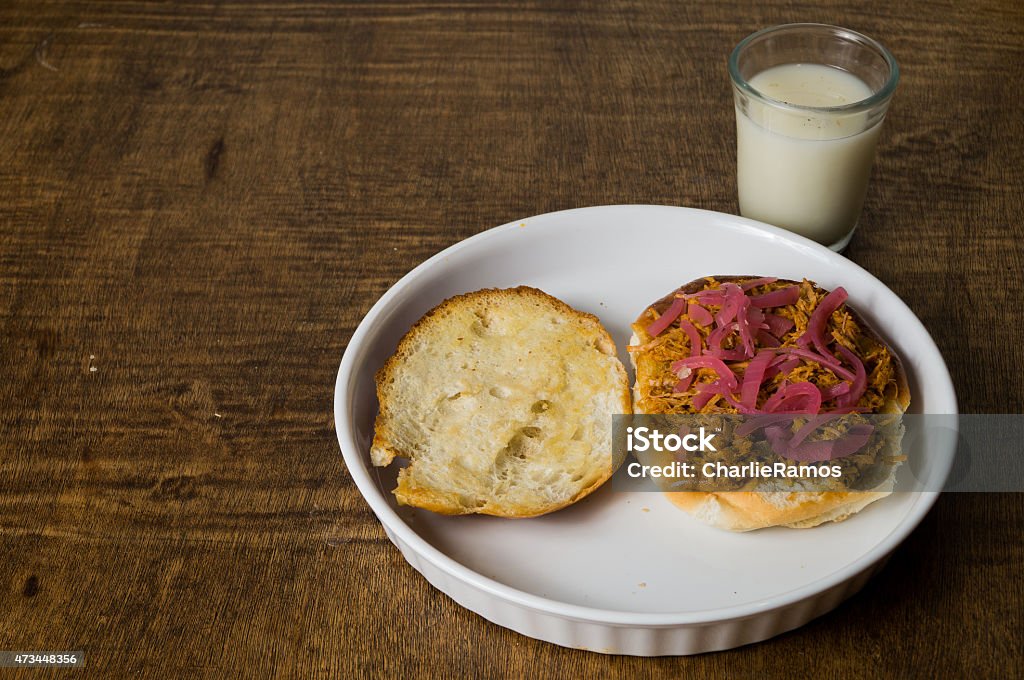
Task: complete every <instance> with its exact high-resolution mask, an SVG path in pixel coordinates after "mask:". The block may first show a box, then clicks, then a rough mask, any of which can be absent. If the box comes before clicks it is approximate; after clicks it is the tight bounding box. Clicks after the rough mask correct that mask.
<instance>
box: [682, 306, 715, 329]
mask: <svg viewBox="0 0 1024 680" xmlns="http://www.w3.org/2000/svg"><path fill="white" fill-rule="evenodd" d="M686 316H688V317H690V318H691V319H693V320H694V321H695V322H696V323H699V324H700V325H701V326H710V325H711V324H713V323H714V322H715V317H713V316H711V312H709V311H708V310H706V309H704V308H703V307H701V306H700V305H698V304H696V303H693V302H691V303H690V306H689V307H687V308H686Z"/></svg>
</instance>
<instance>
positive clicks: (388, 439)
mask: <svg viewBox="0 0 1024 680" xmlns="http://www.w3.org/2000/svg"><path fill="white" fill-rule="evenodd" d="M513 298H514V299H515V300H516V301H517V302H518V303H522V302H523V300H526V301H528V302H529V303H531V304H533V305H536V306H537V308H538V312H550V313H554V314H557V315H558V316H560V317H562V318H565V319H566V320H567V322H568V323H572V324H575V325H576V326H577V327H578V329H579V333H580V334H585V335H586V336H588V337H596V340H595V341H594V347H596V349H597V350H599V351H600V352H601V353H603V354H605V355H608V356H610V357H616V354H617V353H616V348H615V343H614V341H613V340H612V338H611V335H610V334H609V333H608V331H607V330H606V329H605V328H604V326H603V325H602V324H601V322H600V320H599V319H598V318H597V317H596V316H594V315H593V314H588V313H586V312H581V311H579V310H577V309H574V308H572V307H570V306H569V305H568V304H566V303H565V302H563V301H561V300H559V299H557V298H555V297H553V296H551V295H548V294H547V293H545V292H543V291H541V290H538V289H536V288H532V287H529V286H519V287H516V288H510V289H494V288H489V289H483V290H478V291H473V292H470V293H465V294H462V295H456V296H454V297H451V298H448V299H446V300H445V301H443V302H442V303H440V304H439V305H437V306H436V307H434V308H433V309H431V310H430V311H428V312H427V313H426V314H424V316H423V317H422V318H420V319H419V320H418V321H417V322H416V323H415V324H413V326H412V327H411V328H410V329H409V331H408V332H407V333H406V334H405V336H404V337H403V338H402V339H401V341H400V342H399V344H398V348H397V349H396V351H395V353H394V354H393V355H392V356H391V357H390V358H388V360H387V361H386V362H385V363H384V365H383V366H382V367H381V368H380V369H379V370H378V371H377V373H376V376H375V377H376V388H377V399H378V403H379V411H378V415H377V419H376V422H375V425H374V436H373V442H372V444H371V457H372V459H373V463H374V465H378V466H381V465H387V464H389V463H390V462H391V461H392V460H393V459H394V458H395V457H403V458H411V457H412V456H411V454H410V452H408V451H403V450H401V449H400V447H398V446H396V444H395V441H396V439H397V437H396V436H395V432H394V431H393V430H392V428H391V426H390V423H392V422H393V420H394V418H395V416H396V415H397V413H396V408H397V406H396V404H395V402H396V395H394V394H393V393H392V392H393V391H392V387H393V385H394V384H395V382H396V380H397V378H398V373H399V372H400V371H401V370H402V367H403V364H404V363H405V362H406V361H407V359H408V358H409V357H410V355H411V353H412V352H413V351H414V350H415V348H416V347H417V346H418V345H419V344H420V343H421V342H429V341H430V340H429V333H430V332H431V327H432V325H434V324H435V322H438V321H439V317H441V316H443V315H445V314H446V312H448V311H450V310H453V309H454V308H458V307H465V306H481V305H482V306H494V307H501V305H502V303H503V302H508V301H509V300H511V299H513ZM613 363H614V366H615V368H616V371H615V372H616V374H617V376H618V378H617V384H616V389H617V395H616V399H615V401H617V404H618V408H619V411H618V412H621V413H631V412H632V399H631V394H630V386H629V380H628V376H627V374H626V371H625V368H624V367H623V366H622V364H621V362H619V361H618V360H617V359H616V360H615V361H614V362H613ZM614 471H615V470H614V469H612V466H609V467H608V469H605V470H603V471H602V474H601V475H600V476H599V477H598V478H597V479H596V480H595V481H593V482H592V483H590V484H589V485H587V486H586V487H584V488H581V489H580V490H579V492H578V493H576V494H575V495H573V496H572V497H571V498H569V499H567V500H566V501H565V502H562V503H557V504H547V505H544V506H542V507H537V506H535V505H525V504H516V503H514V502H510V501H509V500H508V499H493V498H491V499H480V500H479V501H477V503H476V504H474V505H469V506H467V505H466V502H465V501H466V499H465V498H464V497H459V495H458V494H455V493H446V492H444V491H439V490H437V489H434V488H431V487H429V486H425V485H423V484H418V483H416V482H415V481H414V480H413V479H412V477H411V475H410V474H409V470H408V469H407V468H405V469H402V470H401V471H400V472H399V477H398V486H397V487H396V489H395V490H394V493H395V496H396V498H397V499H398V501H399V502H400V503H401V504H405V505H413V506H416V507H420V508H424V509H426V510H430V511H432V512H437V513H441V514H449V515H460V514H470V513H476V514H486V515H494V516H500V517H534V516H537V515H543V514H546V513H549V512H553V511H555V510H559V509H561V508H563V507H566V506H568V505H571V504H573V503H575V502H577V501H579V500H580V499H582V498H583V497H585V496H587V495H588V494H590V493H591V492H593V491H594V490H596V489H597V488H598V487H600V486H601V485H602V484H603V483H604V482H606V481H607V480H608V479H609V478H610V477H611V475H612V474H613V473H614Z"/></svg>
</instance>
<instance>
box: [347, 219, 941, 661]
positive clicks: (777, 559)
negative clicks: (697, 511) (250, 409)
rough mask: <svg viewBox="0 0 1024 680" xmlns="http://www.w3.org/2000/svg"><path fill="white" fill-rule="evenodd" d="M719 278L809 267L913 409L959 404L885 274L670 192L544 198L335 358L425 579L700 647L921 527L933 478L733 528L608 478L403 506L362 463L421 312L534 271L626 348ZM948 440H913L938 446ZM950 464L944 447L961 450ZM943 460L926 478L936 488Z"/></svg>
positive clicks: (764, 620) (839, 576)
mask: <svg viewBox="0 0 1024 680" xmlns="http://www.w3.org/2000/svg"><path fill="white" fill-rule="evenodd" d="M710 274H760V275H770V276H779V277H786V278H793V279H800V278H802V277H807V278H810V279H813V280H815V281H817V282H818V283H820V284H821V285H823V286H824V287H826V288H833V287H835V286H838V285H842V286H844V287H845V288H846V289H847V291H849V293H850V299H851V303H852V304H853V305H854V306H855V307H856V308H857V309H858V310H859V311H860V312H861V313H862V314H863V315H864V316H865V317H866V318H867V319H868V321H869V322H870V323H871V324H872V325H873V326H875V327H876V328H877V329H879V330H880V331H881V333H882V335H883V336H884V337H885V338H887V339H888V340H889V341H890V342H891V343H892V344H893V345H894V346H895V348H896V350H897V352H898V353H899V354H900V356H901V357H902V358H903V360H904V364H905V367H906V369H907V372H908V374H909V378H910V385H911V390H912V394H913V402H912V406H911V412H912V413H941V414H954V413H956V396H955V394H954V392H953V385H952V382H951V380H950V377H949V372H948V371H947V369H946V366H945V363H944V362H943V360H942V357H941V356H940V354H939V351H938V349H937V348H936V347H935V343H934V342H933V341H932V339H931V337H930V336H929V335H928V333H927V331H926V330H925V329H924V327H923V326H922V325H921V323H920V322H919V321H918V319H917V318H916V317H915V316H914V314H913V313H912V312H911V311H910V309H908V308H907V306H906V305H905V304H903V302H902V301H901V300H900V299H899V298H898V297H896V295H895V294H894V293H893V292H892V291H890V290H889V289H888V288H886V287H885V285H883V284H882V283H881V282H880V281H878V280H877V279H875V278H874V277H873V276H871V275H870V274H868V273H867V272H866V271H864V270H863V269H861V268H860V267H858V266H857V265H855V264H853V263H852V262H850V261H849V260H847V259H845V258H843V257H842V256H840V255H837V254H835V253H833V252H831V251H830V250H828V249H827V248H824V247H822V246H819V245H817V244H816V243H813V242H812V241H809V240H807V239H804V238H802V237H799V236H796V235H794V234H791V233H789V232H786V231H783V230H780V229H777V228H775V227H771V226H768V225H764V224H761V223H758V222H754V221H752V220H747V219H743V218H740V217H736V216H733V215H725V214H720V213H713V212H707V211H702V210H694V209H688V208H672V207H661V206H606V207H598V208H583V209H579V210H568V211H564V212H556V213H550V214H547V215H541V216H538V217H531V218H528V219H525V220H520V221H516V222H512V223H509V224H506V225H504V226H501V227H497V228H495V229H491V230H489V231H486V232H483V233H481V234H478V235H477V236H474V237H472V238H470V239H467V240H465V241H463V242H461V243H458V244H456V245H454V246H452V247H451V248H448V249H447V250H445V251H443V252H441V253H439V254H437V255H435V256H434V257H432V258H430V259H429V260H427V261H426V262H424V263H423V264H422V265H420V266H419V267H417V268H416V269H414V270H413V271H412V272H410V273H409V274H408V275H406V276H405V277H404V278H402V280H401V281H399V282H398V283H396V284H395V285H394V286H393V287H392V288H391V290H389V291H388V292H387V293H386V294H385V295H384V296H383V297H382V298H381V299H380V300H379V301H378V302H377V304H376V305H374V307H373V308H372V309H371V310H370V312H369V313H368V314H367V315H366V318H365V319H364V320H363V322H362V323H361V324H360V325H359V327H358V328H357V329H356V332H355V334H354V335H353V336H352V340H351V342H350V343H349V345H348V348H347V350H346V352H345V355H344V357H343V359H342V362H341V368H340V371H339V373H338V381H337V386H336V391H335V400H334V412H335V422H336V425H337V432H338V441H339V442H340V444H341V450H342V452H343V454H344V457H345V462H346V464H347V466H348V469H349V471H350V473H351V474H352V478H353V479H354V480H355V482H356V485H357V486H358V487H359V490H360V491H361V492H362V494H363V496H364V497H365V498H366V500H367V502H368V503H369V504H370V507H371V508H372V509H373V511H374V512H375V513H376V515H377V517H378V518H379V519H380V521H381V523H382V524H383V525H384V528H385V530H386V531H387V534H388V536H389V537H390V538H391V540H392V541H393V542H394V543H395V544H396V545H397V546H398V547H399V549H401V551H402V554H403V555H404V556H405V558H406V559H407V560H408V561H409V563H410V564H412V565H413V566H414V567H415V568H416V569H417V570H418V571H420V572H421V573H422V574H423V575H424V576H425V577H426V578H427V580H428V581H430V583H432V584H433V585H435V586H436V587H438V588H439V589H441V590H442V591H444V592H445V593H447V594H448V595H450V596H451V597H452V598H453V599H455V600H456V601H457V602H459V603H460V604H462V605H464V606H466V607H468V608H469V609H471V610H473V611H475V612H477V613H478V614H480V615H482V616H484V617H485V618H487V619H489V620H491V621H494V622H495V623H498V624H500V625H503V626H506V627H509V628H512V629H514V630H517V631H520V632H522V633H524V634H526V635H529V636H531V637H536V638H540V639H543V640H548V641H551V642H555V643H557V644H560V645H565V646H571V647H579V648H585V649H592V650H595V651H602V652H608V653H620V654H638V655H661V654H692V653H699V652H706V651H712V650H718V649H726V648H730V647H735V646H738V645H741V644H746V643H749V642H755V641H758V640H763V639H766V638H768V637H771V636H773V635H777V634H779V633H782V632H784V631H786V630H790V629H792V628H795V627H797V626H799V625H802V624H803V623H805V622H806V621H808V620H809V619H811V618H813V617H815V616H818V615H820V614H822V613H824V612H826V611H828V610H830V609H832V608H833V607H835V606H836V605H837V604H839V603H840V602H841V601H842V600H843V599H844V598H845V597H848V596H849V595H851V594H852V593H854V592H856V591H857V590H858V589H859V588H860V587H861V586H862V585H863V584H864V582H865V581H866V580H867V578H868V577H869V576H870V575H871V574H872V573H873V572H874V571H875V570H876V569H877V568H879V567H880V566H881V565H882V564H883V563H884V560H885V558H886V557H887V556H888V555H889V553H890V552H891V551H892V550H893V548H895V547H896V546H897V545H898V544H899V543H900V541H902V540H903V539H904V538H905V537H906V536H907V534H909V533H910V531H911V530H912V529H913V528H914V527H915V526H916V525H917V524H918V522H920V520H921V518H922V517H923V516H924V515H925V513H926V512H927V511H928V509H929V508H930V507H931V505H932V503H934V501H935V498H936V495H937V494H935V493H924V492H921V493H902V494H894V495H893V496H890V497H889V498H886V499H884V500H882V501H880V502H877V503H875V504H873V505H871V506H869V507H868V508H867V509H866V510H864V511H863V512H861V513H859V514H857V515H855V516H854V517H852V518H851V519H849V520H847V521H845V522H842V523H840V524H829V525H824V526H821V527H818V528H815V529H810V530H792V529H783V528H774V529H767V530H763V531H757V532H752V533H746V534H732V533H727V532H723V531H719V530H716V529H713V528H709V527H707V526H704V525H702V524H700V523H699V522H697V521H695V520H693V519H691V518H690V517H689V516H688V515H686V514H685V513H683V512H681V511H679V510H677V509H676V508H675V507H674V506H672V505H671V504H670V503H669V502H668V501H667V500H666V499H665V498H664V497H663V496H662V495H661V494H659V493H656V492H644V491H637V492H623V491H615V490H613V489H612V488H611V484H606V485H605V486H604V487H602V489H600V490H599V491H598V492H596V493H594V494H592V495H591V496H590V497H588V498H586V499H584V500H583V501H582V502H580V503H578V504H576V505H574V506H572V507H570V508H567V509H565V510H562V511H560V512H556V513H553V514H551V515H547V516H544V517H540V518H535V519H526V520H505V519H499V518H493V517H477V516H472V517H443V516H440V515H435V514H433V513H430V512H427V511H424V510H417V509H412V508H405V507H398V506H397V505H396V503H395V501H394V499H393V497H392V495H391V493H390V490H391V489H392V488H393V487H394V483H395V474H396V473H395V470H393V469H387V470H384V471H380V472H378V471H377V470H376V469H373V468H372V467H371V466H370V463H369V443H370V440H371V438H372V436H373V420H374V417H375V415H376V412H377V401H376V397H375V391H374V382H373V375H374V372H375V371H376V370H377V369H378V368H379V367H380V366H381V365H382V364H383V362H384V360H385V359H386V358H387V357H388V356H389V355H390V354H391V353H392V352H393V351H394V349H395V347H396V345H397V343H398V340H399V339H400V338H401V337H402V335H403V334H404V333H405V332H406V331H407V330H408V329H409V327H410V326H411V325H412V323H413V322H415V321H416V320H417V319H418V318H419V317H420V316H421V315H422V314H423V313H424V312H426V311H427V310H429V309H430V308H432V307H433V306H435V305H436V304H438V303H439V302H441V301H442V300H444V299H445V298H447V297H450V296H452V295H455V294H458V293H464V292H467V291H472V290H477V289H480V288H485V287H509V286H516V285H520V284H527V285H531V286H536V287H538V288H541V289H543V290H545V291H547V292H548V293H550V294H552V295H554V296H556V297H558V298H561V299H562V300H564V301H566V302H567V303H569V304H570V305H572V306H573V307H576V308H577V309H581V310H583V311H587V312H590V313H592V314H595V315H597V316H598V317H600V318H601V320H602V322H603V323H604V324H605V326H606V327H607V328H608V329H609V331H610V332H611V333H612V336H613V337H614V338H615V340H616V342H617V343H618V346H619V350H620V352H619V353H620V358H621V359H622V360H623V363H624V364H625V365H626V366H627V367H628V366H629V362H628V359H627V356H626V352H625V349H624V348H625V346H626V344H627V341H628V339H629V334H630V331H629V324H630V322H631V321H632V320H633V319H634V318H635V317H636V316H637V315H638V314H639V313H640V311H642V310H643V309H644V307H645V306H646V305H648V304H650V303H651V302H653V301H655V300H657V299H659V298H660V297H662V296H663V295H665V294H666V293H667V292H668V291H670V290H673V289H674V288H676V287H677V286H679V285H681V284H682V283H685V282H687V281H690V280H692V279H695V278H698V277H700V276H705V275H710ZM936 445H942V446H948V443H936V442H931V443H929V442H928V441H927V440H924V441H921V442H920V446H919V448H920V451H917V452H913V454H912V455H929V451H930V450H934V449H935V446H936ZM948 457H949V459H950V460H951V456H948ZM947 471H948V466H945V465H940V466H934V467H933V468H932V470H931V473H932V474H933V475H935V476H936V479H933V480H932V481H931V482H930V483H929V485H928V486H927V487H926V488H941V480H942V479H944V478H945V475H946V474H947Z"/></svg>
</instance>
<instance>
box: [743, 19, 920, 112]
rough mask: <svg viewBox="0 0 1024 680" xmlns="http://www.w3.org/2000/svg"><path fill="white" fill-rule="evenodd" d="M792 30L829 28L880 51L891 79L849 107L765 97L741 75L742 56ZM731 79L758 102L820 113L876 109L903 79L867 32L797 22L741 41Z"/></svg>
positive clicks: (892, 60) (764, 30)
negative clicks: (762, 40) (759, 41)
mask: <svg viewBox="0 0 1024 680" xmlns="http://www.w3.org/2000/svg"><path fill="white" fill-rule="evenodd" d="M792 29H804V30H806V29H826V30H828V31H831V32H832V33H833V34H834V35H836V36H837V37H841V38H845V39H847V40H849V41H851V42H855V43H860V44H862V45H865V46H867V47H870V48H872V49H874V50H876V51H877V52H878V53H879V54H881V55H882V58H883V59H885V63H886V65H887V66H888V67H889V77H888V79H886V81H885V84H884V85H882V87H880V88H879V89H878V91H877V92H873V93H872V94H871V95H870V96H868V97H865V98H864V99H861V100H859V101H855V102H851V103H849V104H842V105H839V106H808V105H805V104H791V103H789V102H785V101H782V100H781V99H775V98H774V97H769V96H768V95H766V94H764V93H763V92H761V91H760V90H758V89H757V88H755V87H754V86H752V85H751V84H750V83H749V82H748V81H747V79H746V78H744V77H743V76H742V75H740V68H739V55H740V53H741V52H742V51H743V50H744V49H745V48H746V47H747V46H748V45H750V43H752V42H753V41H755V40H757V39H758V38H761V37H763V36H765V35H769V34H771V33H776V32H778V31H781V30H792ZM729 77H730V78H731V79H732V84H733V86H734V87H736V88H738V89H739V90H741V91H742V92H744V93H746V94H748V95H750V96H752V97H754V98H755V99H757V100H759V101H761V102H763V103H765V104H768V105H769V106H774V107H777V108H780V109H784V110H789V111H793V112H817V113H860V112H862V111H869V110H871V109H872V108H874V107H875V106H877V105H879V104H882V103H884V102H885V101H886V100H888V99H889V98H890V97H892V95H893V93H894V92H895V91H896V84H897V83H898V82H899V79H900V67H899V64H897V63H896V57H894V56H893V55H892V53H891V52H890V51H889V50H888V49H886V47H885V46H884V45H882V43H880V42H878V41H877V40H875V39H874V38H870V37H868V36H866V35H864V34H863V33H858V32H857V31H854V30H852V29H849V28H843V27H842V26H834V25H832V24H816V23H795V24H779V25H777V26H769V27H768V28H762V29H761V30H760V31H757V32H755V33H751V34H750V35H748V36H747V37H746V38H744V39H743V40H741V41H740V42H739V44H737V45H736V47H734V48H733V50H732V53H731V54H730V55H729Z"/></svg>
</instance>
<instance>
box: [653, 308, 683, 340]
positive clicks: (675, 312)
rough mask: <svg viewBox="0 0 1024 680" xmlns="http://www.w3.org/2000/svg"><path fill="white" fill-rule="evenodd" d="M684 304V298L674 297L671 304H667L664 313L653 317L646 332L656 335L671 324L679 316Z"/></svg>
mask: <svg viewBox="0 0 1024 680" xmlns="http://www.w3.org/2000/svg"><path fill="white" fill-rule="evenodd" d="M685 306H686V300H684V299H683V298H676V299H675V300H673V301H672V304H670V305H669V306H668V309H666V310H665V313H664V314H662V315H661V316H659V317H658V318H657V319H655V320H654V321H653V322H652V323H651V325H650V326H648V327H647V334H648V335H650V336H651V337H656V336H658V335H659V334H660V333H661V332H662V331H664V330H665V329H666V328H668V327H669V326H671V325H672V322H673V321H675V320H676V319H678V318H679V315H680V314H682V313H683V307H685Z"/></svg>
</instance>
